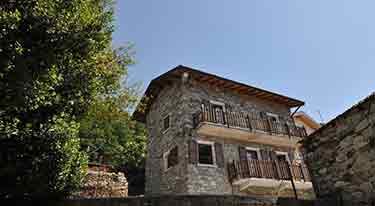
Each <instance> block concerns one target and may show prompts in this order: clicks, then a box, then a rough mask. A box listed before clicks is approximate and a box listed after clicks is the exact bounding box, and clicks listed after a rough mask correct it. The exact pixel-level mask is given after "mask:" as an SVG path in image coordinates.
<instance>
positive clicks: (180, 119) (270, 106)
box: [133, 66, 313, 197]
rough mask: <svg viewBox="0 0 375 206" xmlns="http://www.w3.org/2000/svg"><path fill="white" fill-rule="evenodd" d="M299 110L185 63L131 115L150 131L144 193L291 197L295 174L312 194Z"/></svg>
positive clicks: (159, 81)
mask: <svg viewBox="0 0 375 206" xmlns="http://www.w3.org/2000/svg"><path fill="white" fill-rule="evenodd" d="M141 105H142V106H141ZM303 105H304V102H302V101H299V100H296V99H293V98H290V97H286V96H283V95H280V94H276V93H273V92H270V91H266V90H263V89H259V88H256V87H252V86H249V85H245V84H242V83H239V82H235V81H232V80H228V79H225V78H222V77H218V76H216V75H213V74H208V73H205V72H202V71H198V70H195V69H192V68H188V67H185V66H177V67H176V68H174V69H172V70H170V71H168V72H166V73H164V74H162V75H161V76H159V77H157V78H155V79H154V80H152V81H151V83H150V85H149V86H148V88H147V90H146V92H145V95H144V97H143V99H142V101H141V104H140V105H139V106H138V108H137V109H136V111H135V112H134V114H133V117H134V118H135V119H136V120H138V121H141V122H144V123H146V127H147V129H148V132H149V138H148V152H147V159H146V188H145V191H146V195H161V194H236V195H260V196H293V195H294V193H293V191H294V190H293V187H292V185H293V184H292V183H291V177H293V180H294V181H293V183H294V186H295V187H294V188H296V191H297V193H298V195H299V196H302V195H304V196H306V197H313V192H312V191H313V190H312V184H311V182H310V178H309V173H308V171H307V169H306V167H305V166H304V164H303V160H302V159H301V157H302V156H301V154H300V153H299V152H298V144H297V142H298V141H300V140H301V139H302V138H303V137H304V136H306V131H305V129H304V128H303V127H298V126H296V125H295V123H294V121H293V118H292V117H291V116H292V115H293V113H292V112H291V108H297V109H298V108H300V107H301V106H303ZM294 111H296V110H294Z"/></svg>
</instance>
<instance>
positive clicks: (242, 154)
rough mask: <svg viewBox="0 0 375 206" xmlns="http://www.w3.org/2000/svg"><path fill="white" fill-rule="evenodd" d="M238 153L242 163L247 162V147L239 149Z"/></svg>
mask: <svg viewBox="0 0 375 206" xmlns="http://www.w3.org/2000/svg"><path fill="white" fill-rule="evenodd" d="M238 152H239V154H240V160H241V161H246V160H247V156H246V148H245V147H241V146H240V147H239V148H238Z"/></svg>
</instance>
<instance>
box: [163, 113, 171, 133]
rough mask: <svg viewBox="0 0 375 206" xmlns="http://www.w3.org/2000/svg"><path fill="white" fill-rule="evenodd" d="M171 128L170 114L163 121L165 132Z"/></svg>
mask: <svg viewBox="0 0 375 206" xmlns="http://www.w3.org/2000/svg"><path fill="white" fill-rule="evenodd" d="M169 126H170V114H168V115H167V116H165V117H164V119H163V132H166V131H167V130H168V129H169Z"/></svg>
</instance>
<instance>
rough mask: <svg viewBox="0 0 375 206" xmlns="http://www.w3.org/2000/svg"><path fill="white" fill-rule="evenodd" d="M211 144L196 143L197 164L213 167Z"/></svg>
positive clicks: (212, 147)
mask: <svg viewBox="0 0 375 206" xmlns="http://www.w3.org/2000/svg"><path fill="white" fill-rule="evenodd" d="M214 154H215V152H214V144H213V142H202V141H200V142H198V164H201V165H215V155H214Z"/></svg>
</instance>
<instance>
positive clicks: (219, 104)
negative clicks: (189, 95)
mask: <svg viewBox="0 0 375 206" xmlns="http://www.w3.org/2000/svg"><path fill="white" fill-rule="evenodd" d="M210 104H213V105H217V106H222V107H223V112H225V103H223V102H219V101H215V100H210Z"/></svg>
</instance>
